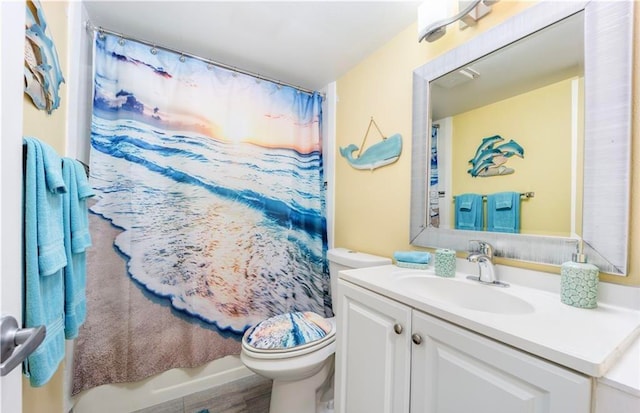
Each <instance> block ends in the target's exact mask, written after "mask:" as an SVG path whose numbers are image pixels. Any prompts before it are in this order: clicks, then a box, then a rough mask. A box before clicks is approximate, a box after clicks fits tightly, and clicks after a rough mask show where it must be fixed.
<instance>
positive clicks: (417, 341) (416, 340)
mask: <svg viewBox="0 0 640 413" xmlns="http://www.w3.org/2000/svg"><path fill="white" fill-rule="evenodd" d="M411 341H413V342H414V343H415V344H420V343H422V337H420V334H412V335H411Z"/></svg>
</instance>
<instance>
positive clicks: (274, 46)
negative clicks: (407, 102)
mask: <svg viewBox="0 0 640 413" xmlns="http://www.w3.org/2000/svg"><path fill="white" fill-rule="evenodd" d="M419 3H420V2H418V1H289V2H271V1H259V2H247V1H106V0H102V1H98V0H84V4H85V6H86V9H87V12H88V14H89V19H90V21H91V24H92V25H94V26H100V27H103V28H105V29H107V30H111V31H115V32H118V33H121V34H123V35H126V36H127V37H130V38H134V39H139V40H143V41H146V42H149V43H153V44H156V45H157V46H164V47H168V48H170V49H174V50H179V51H181V52H185V53H189V54H192V55H196V56H200V57H203V58H206V59H211V60H213V61H216V62H220V63H223V64H225V65H229V66H233V67H236V68H239V69H241V70H244V71H248V72H252V73H256V74H259V75H261V76H264V77H267V78H271V79H275V80H278V81H281V82H285V83H289V84H293V85H296V86H299V87H302V88H305V89H311V90H319V89H322V88H323V87H324V86H325V85H327V84H328V83H330V82H332V81H334V80H337V79H338V78H339V77H341V76H342V75H343V74H345V73H346V72H347V71H349V70H350V69H351V68H353V67H354V66H355V65H356V64H357V63H358V62H360V61H362V60H363V59H364V58H366V57H367V56H368V55H369V54H371V53H372V52H373V51H375V50H376V49H378V48H379V47H380V46H382V45H383V44H385V43H386V42H388V41H389V40H391V39H392V38H393V37H394V36H395V35H397V34H398V33H399V32H400V31H402V30H404V29H406V28H407V27H408V26H409V25H411V24H412V23H414V22H415V21H416V20H417V7H418V4H419ZM416 41H417V33H416Z"/></svg>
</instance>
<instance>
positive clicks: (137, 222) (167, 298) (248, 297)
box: [73, 33, 332, 394]
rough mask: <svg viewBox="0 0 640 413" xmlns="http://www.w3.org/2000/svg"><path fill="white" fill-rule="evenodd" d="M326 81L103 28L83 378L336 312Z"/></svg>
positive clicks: (144, 367)
mask: <svg viewBox="0 0 640 413" xmlns="http://www.w3.org/2000/svg"><path fill="white" fill-rule="evenodd" d="M321 103H322V97H321V96H319V95H318V94H317V93H316V94H308V93H304V92H301V91H298V90H296V89H294V88H291V87H286V86H280V85H277V84H274V83H271V82H268V81H263V80H259V79H256V78H254V77H251V76H247V75H243V74H239V73H236V72H233V71H229V70H226V69H223V68H220V67H217V66H214V65H211V64H207V63H206V62H203V61H200V60H197V59H191V58H187V57H185V56H182V55H180V54H175V53H172V52H168V51H165V50H161V49H157V48H155V47H150V46H147V45H144V44H141V43H137V42H134V41H131V40H126V41H125V40H124V39H121V38H118V37H115V36H111V35H105V34H102V33H98V34H97V35H96V37H95V42H94V100H93V117H92V131H91V165H90V168H91V183H92V186H93V187H94V189H95V191H96V197H95V202H94V203H93V204H92V205H91V209H90V211H91V212H92V214H91V231H92V237H93V239H94V246H93V248H92V249H91V250H90V252H89V255H88V264H87V265H88V276H87V295H88V310H87V313H88V315H87V322H86V323H85V325H84V326H83V328H82V330H81V332H80V336H79V338H78V341H77V343H76V351H75V355H74V357H75V366H74V385H73V393H74V394H76V393H78V392H80V391H82V390H84V389H88V388H90V387H94V386H97V385H101V384H105V383H114V382H132V381H138V380H140V379H143V378H145V377H148V376H151V375H153V374H157V373H160V372H162V371H165V370H168V369H170V368H174V367H195V366H199V365H202V364H204V363H207V362H209V361H211V360H214V359H216V358H220V357H223V356H226V355H229V354H237V353H239V351H240V339H241V337H242V334H243V332H244V331H245V330H246V329H247V328H248V327H249V326H251V325H252V324H254V323H257V322H258V321H260V320H262V319H265V318H267V317H270V316H273V315H275V314H280V313H284V312H289V311H314V312H316V313H319V314H321V315H324V316H330V315H332V311H331V308H330V300H329V297H328V294H329V278H328V267H327V263H326V248H327V238H326V219H325V205H324V195H325V194H324V187H323V182H324V179H323V164H322V152H321V146H322V142H321V133H320V132H321V131H320V126H321V121H322V113H321Z"/></svg>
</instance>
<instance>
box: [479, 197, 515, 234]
mask: <svg viewBox="0 0 640 413" xmlns="http://www.w3.org/2000/svg"><path fill="white" fill-rule="evenodd" d="M487 231H492V232H510V233H516V234H517V233H519V232H520V194H519V193H518V192H498V193H496V194H491V195H487Z"/></svg>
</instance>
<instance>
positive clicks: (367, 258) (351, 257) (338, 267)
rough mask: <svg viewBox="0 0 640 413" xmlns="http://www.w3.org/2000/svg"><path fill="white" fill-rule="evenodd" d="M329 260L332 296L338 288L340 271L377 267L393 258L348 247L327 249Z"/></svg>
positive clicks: (388, 262) (386, 263)
mask: <svg viewBox="0 0 640 413" xmlns="http://www.w3.org/2000/svg"><path fill="white" fill-rule="evenodd" d="M327 259H328V260H329V276H330V277H331V297H334V296H335V291H337V290H336V289H337V288H338V272H340V271H342V270H350V269H355V268H365V267H375V266H378V265H388V264H391V258H385V257H380V256H377V255H371V254H365V253H364V252H358V251H353V250H349V249H346V248H332V249H330V250H328V251H327Z"/></svg>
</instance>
